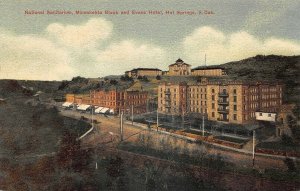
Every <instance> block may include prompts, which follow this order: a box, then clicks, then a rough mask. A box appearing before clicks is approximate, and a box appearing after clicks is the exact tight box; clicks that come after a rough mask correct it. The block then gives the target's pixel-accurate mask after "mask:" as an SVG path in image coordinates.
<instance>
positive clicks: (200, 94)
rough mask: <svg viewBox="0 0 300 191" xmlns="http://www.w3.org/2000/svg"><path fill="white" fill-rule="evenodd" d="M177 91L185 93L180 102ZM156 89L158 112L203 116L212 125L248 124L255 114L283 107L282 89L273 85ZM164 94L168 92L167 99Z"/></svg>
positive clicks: (166, 86)
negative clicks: (210, 121)
mask: <svg viewBox="0 0 300 191" xmlns="http://www.w3.org/2000/svg"><path fill="white" fill-rule="evenodd" d="M179 87H180V89H182V90H185V94H184V95H185V97H184V99H180V100H178V98H183V96H182V95H180V94H182V92H179V91H178V90H179ZM158 89H159V91H158V100H159V102H158V108H159V111H160V112H162V113H165V114H177V115H182V114H183V112H182V111H186V112H187V113H198V114H199V115H206V116H207V118H208V119H209V120H212V121H220V122H229V123H236V124H246V123H251V122H253V121H255V112H257V111H261V112H278V111H279V109H280V107H281V105H282V85H280V84H276V83H274V84H272V83H259V82H255V83H250V82H237V81H233V82H201V83H198V84H194V85H185V84H180V85H179V84H161V85H159V87H158ZM175 89H176V91H175ZM166 90H170V91H171V94H170V95H171V96H170V97H168V96H167V94H166V93H168V91H166ZM172 90H173V91H172ZM164 91H166V93H165V94H164ZM168 99H170V100H171V101H168ZM178 102H180V104H181V107H180V108H178V105H176V104H178ZM184 102H185V103H184ZM168 108H173V110H172V109H171V110H169V109H168Z"/></svg>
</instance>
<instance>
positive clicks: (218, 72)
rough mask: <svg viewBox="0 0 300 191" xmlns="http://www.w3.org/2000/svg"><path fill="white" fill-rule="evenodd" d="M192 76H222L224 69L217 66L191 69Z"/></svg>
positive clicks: (224, 73)
mask: <svg viewBox="0 0 300 191" xmlns="http://www.w3.org/2000/svg"><path fill="white" fill-rule="evenodd" d="M192 75H193V76H224V75H226V72H225V70H224V68H221V67H218V66H205V67H197V68H194V69H192Z"/></svg>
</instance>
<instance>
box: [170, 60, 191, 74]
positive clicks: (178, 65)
mask: <svg viewBox="0 0 300 191" xmlns="http://www.w3.org/2000/svg"><path fill="white" fill-rule="evenodd" d="M167 75H169V76H187V75H191V65H189V64H187V63H185V62H184V61H183V60H181V59H180V58H179V59H178V60H176V62H175V63H174V64H171V65H169V71H168V73H167Z"/></svg>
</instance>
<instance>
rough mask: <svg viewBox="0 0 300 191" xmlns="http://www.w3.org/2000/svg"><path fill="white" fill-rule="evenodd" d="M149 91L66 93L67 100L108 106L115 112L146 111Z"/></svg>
mask: <svg viewBox="0 0 300 191" xmlns="http://www.w3.org/2000/svg"><path fill="white" fill-rule="evenodd" d="M147 99H148V93H147V92H146V91H117V90H110V91H104V90H101V91H91V92H90V93H89V94H80V95H79V94H66V102H70V103H75V104H78V105H80V104H88V105H93V106H98V107H106V108H109V109H111V110H112V111H113V112H114V113H119V112H124V113H126V114H129V113H131V110H132V107H133V113H134V114H139V113H145V112H146V106H147Z"/></svg>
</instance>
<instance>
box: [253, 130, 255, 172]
mask: <svg viewBox="0 0 300 191" xmlns="http://www.w3.org/2000/svg"><path fill="white" fill-rule="evenodd" d="M252 142H253V148H252V167H254V161H255V130H253V140H252Z"/></svg>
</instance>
